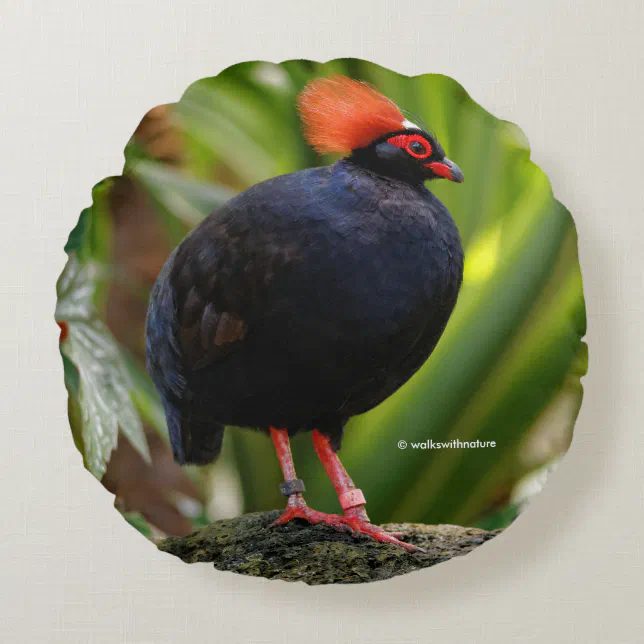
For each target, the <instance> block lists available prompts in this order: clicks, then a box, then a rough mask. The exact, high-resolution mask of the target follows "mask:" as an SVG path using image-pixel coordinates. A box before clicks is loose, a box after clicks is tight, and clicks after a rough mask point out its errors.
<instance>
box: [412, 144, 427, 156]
mask: <svg viewBox="0 0 644 644" xmlns="http://www.w3.org/2000/svg"><path fill="white" fill-rule="evenodd" d="M408 147H409V151H410V152H413V153H414V154H416V155H418V156H422V155H424V154H425V152H427V150H426V149H425V146H424V145H423V144H422V143H421V142H420V141H412V142H411V143H410V144H409V146H408Z"/></svg>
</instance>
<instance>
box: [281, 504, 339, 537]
mask: <svg viewBox="0 0 644 644" xmlns="http://www.w3.org/2000/svg"><path fill="white" fill-rule="evenodd" d="M345 518H346V517H343V516H341V515H339V514H327V513H326V512H318V511H317V510H313V509H312V508H309V507H308V506H307V505H297V506H288V507H287V508H286V510H284V512H283V513H282V514H281V515H280V516H279V517H277V519H275V521H273V524H272V527H274V528H277V527H278V526H281V525H284V524H286V523H288V522H289V521H293V519H304V520H305V521H308V522H309V523H311V524H313V525H316V524H318V523H324V524H326V525H329V526H331V527H333V528H335V529H336V530H343V531H345V532H348V531H350V530H351V528H349V527H348V526H347V525H345V521H344V520H345Z"/></svg>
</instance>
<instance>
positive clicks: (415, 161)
mask: <svg viewBox="0 0 644 644" xmlns="http://www.w3.org/2000/svg"><path fill="white" fill-rule="evenodd" d="M350 159H351V160H352V161H354V162H355V163H358V164H359V165H361V166H363V167H366V168H368V169H370V170H373V171H374V172H377V173H378V174H382V175H384V176H387V177H392V178H394V179H401V180H403V181H406V182H408V183H413V184H415V183H422V182H423V181H425V180H427V179H441V178H443V179H449V180H450V181H456V182H458V183H461V182H462V181H463V173H462V172H461V169H460V168H459V167H458V166H457V165H456V164H455V163H454V162H453V161H450V160H449V159H448V158H447V157H446V156H445V152H444V151H443V148H442V147H441V145H440V143H439V142H438V141H436V139H435V138H434V137H432V136H431V135H430V134H428V133H427V132H423V131H422V130H416V129H414V130H401V131H399V132H392V133H391V134H388V135H387V136H385V137H382V138H380V139H378V140H376V141H374V142H373V143H372V144H371V145H369V146H367V147H365V148H360V149H358V150H354V151H353V152H352V154H351V157H350Z"/></svg>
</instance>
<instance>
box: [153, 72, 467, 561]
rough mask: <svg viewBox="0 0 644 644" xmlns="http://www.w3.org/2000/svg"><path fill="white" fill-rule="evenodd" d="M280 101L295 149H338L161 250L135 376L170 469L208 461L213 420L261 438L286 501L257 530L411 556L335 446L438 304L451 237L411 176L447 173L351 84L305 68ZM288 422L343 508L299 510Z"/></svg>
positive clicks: (446, 166) (443, 160) (404, 375)
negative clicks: (295, 124)
mask: <svg viewBox="0 0 644 644" xmlns="http://www.w3.org/2000/svg"><path fill="white" fill-rule="evenodd" d="M296 101H297V105H296V107H297V110H298V113H299V116H300V120H301V123H302V131H303V136H304V138H305V139H306V141H307V142H308V144H309V145H310V146H311V147H313V148H314V150H316V151H317V152H318V153H321V154H337V153H339V155H340V156H339V158H338V160H337V161H336V162H334V163H332V164H331V165H327V166H319V167H313V168H307V169H303V170H300V171H297V172H292V173H289V174H284V175H280V176H276V177H273V178H270V179H268V180H265V181H262V182H260V183H257V184H256V185H253V186H251V187H249V188H248V189H246V190H244V191H243V192H240V193H239V194H237V195H236V196H234V197H232V198H231V199H230V200H229V201H227V202H226V203H224V204H223V205H221V206H219V207H218V208H217V209H215V210H214V212H212V213H211V214H210V215H208V216H207V217H205V218H204V219H203V220H202V221H201V222H200V223H199V224H198V225H197V226H196V227H195V228H194V229H193V230H192V231H190V232H189V233H188V234H187V236H186V237H185V238H184V239H183V240H182V241H181V243H179V245H178V246H177V247H176V248H175V249H174V251H173V252H172V253H171V254H170V256H169V257H168V259H167V261H166V262H165V264H164V265H163V268H162V269H161V271H160V273H159V275H158V277H157V280H156V282H155V284H154V286H153V288H152V291H151V295H150V301H149V306H148V312H147V317H146V328H145V334H146V356H147V365H148V369H149V373H150V375H151V378H152V381H153V383H154V386H155V387H156V389H157V391H158V393H159V395H160V398H161V401H162V403H163V407H164V410H165V414H166V419H167V425H168V431H169V436H170V442H171V447H172V451H173V454H174V458H175V460H176V461H177V462H178V463H180V464H187V463H193V464H207V463H210V462H212V461H213V460H215V459H216V457H217V456H218V454H219V452H220V450H221V446H222V440H223V436H224V431H225V428H226V427H230V426H232V427H234V428H235V431H237V428H249V429H254V430H259V431H263V432H265V433H266V434H268V435H269V436H270V437H271V439H272V442H273V446H274V448H275V451H276V454H277V458H278V460H279V463H280V465H281V469H282V473H283V476H284V482H283V483H282V484H281V485H280V492H281V494H282V495H283V496H284V497H286V499H287V501H286V509H285V510H284V512H283V513H282V514H281V515H280V516H279V517H278V518H277V519H276V520H275V522H274V524H273V525H274V526H275V527H279V526H280V525H284V524H286V523H288V522H289V521H292V520H294V519H303V520H305V521H307V522H309V523H311V524H326V525H329V526H332V527H333V528H335V529H338V530H345V531H348V532H350V533H351V534H353V535H368V536H369V537H371V538H373V539H375V540H376V541H380V542H383V543H391V544H395V545H397V546H400V547H402V548H405V549H406V550H408V551H410V552H414V551H416V550H417V548H416V547H415V546H414V545H413V544H409V543H405V542H403V541H401V540H400V539H399V537H400V536H401V535H400V534H394V533H389V532H386V531H385V530H384V529H383V528H381V527H380V526H377V525H374V524H372V523H371V522H370V520H369V517H368V514H367V511H366V508H365V506H366V499H365V496H364V494H363V493H362V491H361V490H360V489H359V488H358V487H357V486H356V485H355V484H354V482H353V481H352V479H351V477H350V476H349V474H348V473H347V471H346V469H345V468H344V466H343V465H342V462H341V461H340V458H339V455H338V452H339V451H340V449H341V445H342V436H343V432H344V429H345V425H346V424H347V422H348V421H349V419H350V418H352V417H353V416H356V415H358V414H363V413H365V412H367V411H368V410H370V409H372V408H374V407H376V406H377V405H378V404H380V403H381V402H382V401H384V400H385V399H386V398H388V397H389V396H391V395H392V394H393V393H394V392H395V391H397V390H398V389H399V388H400V387H401V386H402V385H403V384H404V383H405V382H407V381H408V380H409V379H410V378H411V377H412V376H413V375H414V373H416V372H417V371H418V369H419V368H420V367H421V366H422V365H423V364H424V363H425V362H426V361H427V359H428V358H429V357H430V355H431V353H432V351H433V350H434V348H435V347H436V345H437V343H438V341H439V339H440V337H441V335H442V333H443V331H444V329H445V327H446V325H447V323H448V320H449V318H450V316H451V314H452V311H453V310H454V307H455V305H456V302H457V298H458V294H459V290H460V287H461V283H462V278H463V264H464V253H463V249H462V244H461V239H460V236H459V231H458V228H457V226H456V224H455V222H454V220H453V219H452V217H451V215H450V213H449V212H448V210H447V208H446V206H445V205H444V204H443V203H442V202H441V201H440V200H439V199H438V198H437V197H436V196H435V195H434V194H433V193H432V192H431V191H430V190H429V189H428V187H427V186H426V185H425V182H426V181H427V180H429V181H432V180H436V179H441V178H443V179H448V180H451V181H453V182H456V183H460V182H462V181H463V173H462V171H461V169H460V168H459V167H458V166H457V165H456V163H454V162H453V161H451V160H450V159H448V158H447V157H446V155H445V151H444V150H443V148H442V147H441V145H440V143H439V142H438V140H437V138H436V136H435V135H433V134H431V133H430V132H429V131H428V128H427V127H426V126H423V127H421V126H420V125H417V124H416V123H415V122H413V121H411V120H409V119H408V118H407V116H406V114H407V113H406V112H405V113H403V110H401V109H400V108H399V107H398V105H397V104H396V103H395V102H394V101H392V100H391V99H389V98H387V97H386V96H384V95H383V94H382V93H380V92H379V91H378V89H376V88H375V87H374V86H373V85H371V84H369V83H367V82H364V81H362V80H357V79H353V78H349V77H346V76H328V77H320V78H315V79H313V80H311V81H310V82H309V83H308V84H307V85H306V86H305V87H304V88H303V89H302V90H301V92H300V93H299V94H298V96H297V99H296ZM275 145H279V141H276V142H275ZM249 163H252V159H249ZM229 431H230V430H229ZM302 432H311V433H312V441H313V447H314V449H315V452H316V454H317V456H318V457H319V459H320V461H321V464H322V466H323V468H324V470H325V471H326V473H327V475H328V477H329V479H330V481H331V483H332V485H333V486H334V488H335V491H336V493H337V495H338V499H339V502H340V506H341V507H342V510H343V514H330V513H325V512H321V511H317V510H314V509H313V508H311V507H309V506H308V505H307V503H306V500H305V497H304V492H305V489H306V488H305V485H304V481H302V480H301V479H298V478H297V476H296V472H295V466H294V463H293V457H292V453H291V448H290V439H291V438H292V437H293V436H295V435H296V434H299V433H302ZM242 466H243V464H242ZM380 476H382V477H383V478H384V477H386V476H387V474H386V472H383V473H381V474H380Z"/></svg>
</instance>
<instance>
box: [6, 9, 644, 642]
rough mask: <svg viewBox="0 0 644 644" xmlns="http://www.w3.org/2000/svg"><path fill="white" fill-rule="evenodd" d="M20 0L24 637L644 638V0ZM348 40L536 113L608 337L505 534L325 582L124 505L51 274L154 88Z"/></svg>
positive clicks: (17, 572)
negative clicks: (87, 411) (68, 370)
mask: <svg viewBox="0 0 644 644" xmlns="http://www.w3.org/2000/svg"><path fill="white" fill-rule="evenodd" d="M5 4H6V6H4V7H3V24H2V27H0V29H1V30H2V38H1V42H2V45H1V46H2V48H3V54H4V55H3V56H2V61H3V62H2V66H3V71H5V74H3V77H4V86H3V89H4V92H5V99H4V100H3V101H2V102H1V103H0V114H1V115H2V119H1V121H2V122H3V123H4V128H3V131H2V137H3V149H4V151H5V155H4V160H5V163H4V164H3V172H2V176H1V178H0V181H1V188H0V194H1V195H2V199H3V207H2V210H1V212H2V219H1V222H2V231H3V235H2V236H1V237H0V244H1V245H2V246H1V256H2V264H3V266H2V271H1V272H0V275H2V277H1V278H0V280H1V281H0V292H2V294H3V300H4V301H3V307H2V309H1V311H2V316H3V322H4V324H3V327H4V328H5V333H4V334H3V339H2V343H1V345H0V346H1V347H2V357H3V360H2V361H1V364H2V370H1V372H0V373H1V374H2V383H3V391H4V394H5V396H4V397H5V400H6V401H7V403H6V406H5V408H4V410H3V415H4V418H6V420H5V423H4V426H5V428H6V431H5V438H6V440H7V443H6V445H5V448H4V449H3V450H2V452H1V453H0V459H1V464H0V476H1V479H0V480H1V482H2V484H3V486H4V490H5V495H4V497H3V510H4V512H3V517H4V527H3V555H4V558H5V559H6V565H5V566H4V569H5V571H6V573H5V575H4V577H3V583H2V587H1V590H2V595H1V597H0V600H1V604H2V607H3V609H2V610H3V612H4V613H5V618H4V621H3V626H2V629H3V631H4V632H3V634H4V635H5V637H6V638H8V637H11V638H12V639H13V640H15V641H38V642H45V641H51V642H58V641H60V642H70V641H79V642H177V641H191V640H195V639H204V638H209V639H212V638H217V639H220V638H228V639H229V640H231V641H256V642H260V641H263V642H269V641H284V640H286V641H291V640H295V641H297V640H298V639H299V638H301V637H303V636H305V635H306V636H307V637H308V638H309V639H312V640H313V641H323V640H325V639H327V638H328V636H329V634H331V635H332V636H333V637H334V638H335V639H337V640H339V641H354V642H358V641H360V642H387V641H408V642H417V641H418V642H422V641H427V639H432V637H438V638H440V640H441V641H444V642H449V641H455V642H461V641H479V642H492V641H499V640H501V641H508V640H510V641H512V640H517V641H530V640H534V641H552V642H557V641H561V642H576V641H580V642H581V641H584V642H585V641H608V642H612V641H616V642H617V641H620V642H636V641H638V638H639V635H640V629H641V621H640V617H639V614H640V611H639V610H638V599H637V598H638V592H637V591H638V588H639V582H640V580H641V576H642V564H641V560H640V559H639V558H638V552H639V550H638V548H639V541H638V539H639V537H638V536H637V535H639V534H641V531H642V530H641V529H642V513H641V499H640V497H639V496H638V492H637V491H638V490H639V488H640V486H641V481H640V472H641V467H642V453H643V450H642V447H644V445H643V444H642V443H643V439H642V435H641V432H640V431H639V430H640V428H641V426H642V420H643V419H644V416H643V411H644V408H643V405H642V397H641V395H640V390H641V386H642V377H641V368H640V365H641V363H642V358H643V357H644V356H643V351H642V346H641V342H639V341H638V338H637V333H638V332H639V333H640V334H641V329H642V322H644V319H643V318H642V312H641V306H639V303H640V302H641V301H642V296H643V295H644V293H643V292H642V291H643V284H642V280H641V274H642V269H643V265H642V259H641V258H642V253H641V251H640V248H639V247H641V242H642V236H643V233H644V229H643V225H642V222H641V214H642V206H641V203H642V202H641V197H640V188H639V181H638V177H637V176H636V175H637V174H638V173H639V165H640V149H641V143H642V135H643V129H642V128H643V126H642V122H641V117H640V110H639V107H638V106H639V105H640V104H641V100H642V98H643V96H642V90H641V87H640V85H637V84H636V81H637V78H638V71H637V70H638V67H639V66H641V63H642V53H641V48H640V47H639V33H638V25H640V24H641V22H642V18H643V17H644V16H643V10H642V7H641V5H640V4H639V3H635V2H624V3H620V4H619V5H615V6H611V7H610V8H609V7H608V6H607V5H606V4H605V3H603V2H588V3H584V4H583V5H581V4H579V5H573V4H571V3H568V4H561V3H555V2H547V1H546V2H544V3H541V4H540V5H539V6H529V5H527V4H526V5H517V4H516V3H510V2H503V1H500V2H494V3H491V2H483V3H479V2H467V1H464V2H461V3H458V4H457V5H455V6H453V7H450V6H446V5H445V3H438V2H431V1H425V2H401V3H398V4H396V5H393V3H386V2H370V3H363V2H355V3H351V4H349V5H347V4H344V5H343V7H342V10H340V4H339V3H334V2H330V3H327V4H326V5H325V6H323V7H315V8H314V7H313V6H312V5H311V6H308V7H307V6H306V5H303V4H302V3H299V4H295V3H288V4H285V5H284V7H283V8H282V7H281V8H280V9H279V10H278V9H276V8H275V7H273V6H270V5H265V4H264V3H260V2H248V3H245V4H244V5H239V6H236V5H229V6H224V7H215V6H214V5H213V4H212V3H210V2H201V1H195V2H193V3H191V4H190V6H189V7H188V6H185V7H178V6H176V5H175V4H171V3H166V2H155V3H152V2H141V3H137V4H132V3H125V2H115V3H111V4H110V5H109V6H107V5H105V6H102V5H101V6H98V5H97V6H94V7H91V8H90V7H79V6H76V5H73V6H72V5H70V6H67V7H56V6H53V5H50V4H47V3H45V2H33V3H28V4H20V5H18V4H16V3H5ZM343 55H352V56H356V57H361V58H365V59H370V60H373V61H374V62H376V63H380V64H382V65H384V66H387V67H390V68H393V69H395V70H397V71H399V72H401V73H405V74H419V73H426V72H437V73H443V74H446V75H449V76H451V77H453V78H455V79H456V80H458V81H459V82H460V83H461V84H462V85H463V86H464V87H466V88H467V89H468V91H469V92H470V93H471V95H472V97H473V98H474V100H476V101H477V102H479V103H480V104H482V105H483V106H484V107H485V108H487V109H489V110H490V111H491V112H492V113H494V114H495V115H498V116H500V117H502V118H505V119H507V120H510V121H512V122H516V123H518V124H520V125H521V127H522V128H523V129H524V130H525V132H526V134H527V137H528V139H529V140H530V143H531V146H532V150H533V152H532V158H533V159H534V160H535V161H536V163H538V164H539V165H540V166H541V167H542V168H543V169H544V171H545V172H546V174H547V175H548V177H549V178H550V179H551V181H552V183H553V187H554V191H555V195H556V196H557V197H558V198H559V199H561V201H562V202H563V203H565V204H566V206H567V207H568V208H569V209H570V210H571V212H573V213H575V215H576V223H577V227H578V231H579V235H580V242H579V243H580V254H581V260H582V269H583V271H584V285H585V295H586V304H587V310H588V314H589V315H588V319H589V334H588V342H589V345H590V346H591V347H592V349H593V351H592V362H591V368H590V371H589V375H588V376H587V378H586V379H585V382H584V384H585V389H586V395H585V404H584V407H583V408H582V412H581V416H580V419H579V422H578V424H577V432H576V440H575V441H574V442H573V446H572V448H571V450H570V451H569V453H568V455H567V457H566V459H565V461H564V463H563V465H562V466H561V468H560V469H559V470H558V472H557V473H556V474H555V475H554V476H553V477H552V478H551V481H550V483H549V485H548V486H547V487H546V489H545V490H544V492H543V493H542V494H541V495H540V497H539V498H538V499H537V500H536V501H535V502H534V504H533V507H532V509H531V511H530V512H529V513H526V515H525V516H524V517H522V518H521V520H520V521H518V522H517V523H516V524H515V525H513V526H512V528H511V529H510V530H508V531H507V532H506V534H504V535H503V536H502V537H500V538H498V539H496V540H495V541H493V542H491V543H490V544H487V545H486V546H485V547H484V548H482V549H480V550H479V551H477V552H476V553H474V554H473V555H470V556H469V557H467V558H465V559H463V560H460V561H453V562H450V563H448V564H444V565H443V566H439V567H437V568H435V569H433V570H431V571H426V572H424V573H416V574H415V575H413V576H411V577H409V576H408V577H405V578H401V579H397V580H393V581H391V582H387V583H385V584H375V585H372V586H365V587H361V588H360V590H359V592H356V591H355V589H349V588H320V589H309V590H310V592H307V593H303V592H302V589H300V588H297V587H293V586H286V585H282V584H275V583H270V582H266V583H264V582H261V581H258V580H255V579H244V578H239V577H233V576H227V575H222V574H216V573H214V572H213V571H212V570H211V569H210V568H207V567H188V566H185V565H183V564H181V563H180V562H175V561H172V560H171V559H170V558H169V557H167V556H164V555H162V554H161V553H155V552H154V550H151V549H150V547H149V544H147V543H146V542H145V541H144V540H142V539H141V538H140V537H139V536H138V535H136V533H135V532H134V531H132V530H131V529H130V528H129V527H128V526H127V525H126V524H125V523H124V522H123V521H122V520H121V519H120V518H119V517H118V515H117V514H116V513H115V512H113V511H112V510H111V508H110V507H109V506H110V497H109V495H108V494H107V493H106V492H104V491H103V490H101V488H100V486H97V485H96V483H95V482H94V481H92V480H91V478H90V477H89V476H88V475H87V473H86V472H85V471H84V470H83V469H82V466H81V463H80V458H79V456H78V453H77V451H76V450H75V448H74V446H73V444H72V441H71V440H70V437H69V431H68V424H67V418H66V408H65V404H64V398H65V393H64V389H63V386H62V378H61V375H62V373H61V371H62V370H61V368H60V358H59V354H58V348H57V337H56V332H55V330H54V329H53V328H52V324H51V311H52V309H53V306H54V301H55V294H54V290H53V282H54V280H55V276H56V275H58V274H59V273H60V270H61V269H62V266H63V263H64V261H65V257H64V255H63V253H62V252H61V251H60V249H61V247H62V245H63V244H64V241H65V238H66V236H67V232H68V231H69V230H70V228H71V227H72V226H73V224H74V220H75V218H76V215H75V213H77V212H79V211H80V209H81V208H82V207H84V206H85V205H86V203H87V187H88V186H91V185H94V184H95V183H96V182H97V181H98V180H100V179H101V178H102V177H104V176H110V175H114V174H118V173H119V171H120V167H121V163H122V156H121V147H122V145H121V142H122V140H123V137H124V136H127V134H128V133H129V132H131V131H132V129H133V127H134V126H135V125H136V123H137V121H138V119H139V117H140V115H141V114H142V113H144V112H145V110H146V109H147V108H149V106H150V105H158V104H162V103H167V102H170V101H174V100H177V98H178V97H179V95H180V93H181V92H182V90H183V88H185V87H186V86H187V85H188V84H189V83H190V82H191V81H193V80H194V79H196V78H202V77H206V76H211V75H213V74H215V73H217V72H218V71H220V70H221V69H224V68H225V67H227V66H229V65H231V64H234V63H236V62H239V61H240V60H252V59H257V58H263V59H268V60H275V61H279V60H287V59H293V58H311V59H317V60H327V59H330V58H334V57H338V56H343ZM94 150H99V151H100V153H101V155H100V156H96V155H94V154H93V151H94ZM5 302H6V306H5ZM251 617H252V619H251ZM638 622H639V623H638ZM285 633H287V634H285Z"/></svg>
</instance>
